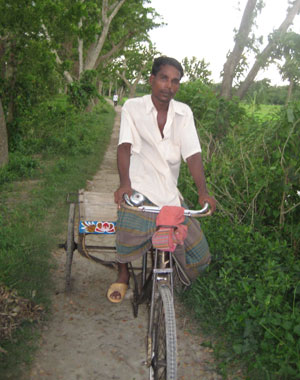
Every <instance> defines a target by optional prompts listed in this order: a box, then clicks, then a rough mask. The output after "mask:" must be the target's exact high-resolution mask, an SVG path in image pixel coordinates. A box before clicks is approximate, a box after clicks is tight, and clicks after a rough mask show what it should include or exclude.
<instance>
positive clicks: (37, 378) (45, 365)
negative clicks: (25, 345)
mask: <svg viewBox="0 0 300 380" xmlns="http://www.w3.org/2000/svg"><path fill="white" fill-rule="evenodd" d="M119 122H120V107H117V116H116V119H115V127H114V132H113V134H112V138H111V143H110V146H109V148H108V150H107V152H106V155H105V159H104V161H103V163H102V166H101V167H100V170H99V171H98V173H97V174H96V175H95V177H94V178H93V180H92V181H91V182H88V184H87V186H86V189H87V190H90V191H108V192H110V191H111V192H113V191H114V190H115V189H116V187H117V185H118V175H117V168H116V146H117V138H118V129H119ZM53 254H54V258H55V260H56V262H57V269H56V271H55V272H54V274H53V276H54V280H55V283H56V292H55V294H54V295H53V316H52V318H51V320H50V321H49V322H48V323H47V325H45V326H44V328H43V332H42V337H41V340H40V349H39V350H38V352H37V354H36V358H35V360H34V363H33V365H32V368H31V371H30V373H29V374H27V376H26V380H41V379H45V380H60V379H61V380H113V379H114V380H146V379H148V370H147V368H146V367H145V365H144V360H145V333H146V321H147V313H146V312H147V310H146V307H145V306H144V305H142V306H141V307H140V309H139V315H138V317H137V318H134V317H133V313H132V307H131V302H130V299H129V298H130V292H129V294H128V297H127V299H125V300H124V301H123V303H121V304H120V305H114V304H112V303H110V302H109V301H108V300H107V299H106V296H105V295H106V290H107V288H108V286H109V284H110V283H111V282H112V281H114V280H115V278H116V273H115V272H114V271H112V270H110V269H107V268H105V267H103V266H101V265H98V264H96V263H94V262H91V261H89V260H87V259H84V258H82V257H81V256H80V255H79V254H78V253H77V252H75V253H74V259H73V265H72V279H73V280H72V291H71V293H70V294H65V293H64V266H65V252H64V250H62V249H59V250H57V251H56V252H54V253H53ZM177 309H178V310H177V330H178V360H179V376H178V379H179V380H198V379H200V378H201V379H207V380H217V379H218V380H219V379H221V377H220V376H219V375H217V374H216V372H215V370H214V364H213V359H212V355H211V352H210V350H209V349H208V348H204V347H202V346H201V342H202V341H203V338H202V337H201V336H199V335H197V334H196V333H195V328H194V326H193V323H192V322H191V321H190V320H189V319H188V318H187V317H186V315H185V313H184V311H183V308H182V307H180V306H177Z"/></svg>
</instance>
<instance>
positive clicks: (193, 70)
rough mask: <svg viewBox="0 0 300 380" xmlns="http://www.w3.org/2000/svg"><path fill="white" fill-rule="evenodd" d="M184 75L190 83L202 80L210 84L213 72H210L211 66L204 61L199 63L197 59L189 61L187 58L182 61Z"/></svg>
mask: <svg viewBox="0 0 300 380" xmlns="http://www.w3.org/2000/svg"><path fill="white" fill-rule="evenodd" d="M182 66H183V69H184V75H185V76H186V77H187V78H188V80H189V81H195V80H201V81H202V82H203V83H205V84H209V83H210V82H211V81H210V79H209V77H210V75H211V71H209V70H208V66H209V64H208V63H206V62H205V60H204V59H202V60H201V61H199V60H198V59H197V58H196V57H192V58H191V59H188V58H187V57H185V58H184V59H183V60H182Z"/></svg>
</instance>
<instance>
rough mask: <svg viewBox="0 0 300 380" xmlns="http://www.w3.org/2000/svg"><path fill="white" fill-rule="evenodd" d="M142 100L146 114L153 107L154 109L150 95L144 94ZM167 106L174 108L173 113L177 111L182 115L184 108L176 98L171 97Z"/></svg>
mask: <svg viewBox="0 0 300 380" xmlns="http://www.w3.org/2000/svg"><path fill="white" fill-rule="evenodd" d="M144 100H145V104H146V113H147V114H148V113H150V112H151V111H152V110H153V109H155V110H156V108H155V106H154V104H153V102H152V99H151V95H145V96H144ZM169 107H171V109H173V110H174V113H177V114H179V115H184V110H183V108H182V105H181V103H180V102H177V101H176V100H174V99H172V100H171V101H170V105H169Z"/></svg>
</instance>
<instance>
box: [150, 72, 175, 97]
mask: <svg viewBox="0 0 300 380" xmlns="http://www.w3.org/2000/svg"><path fill="white" fill-rule="evenodd" d="M179 84H180V72H179V71H178V70H177V69H176V68H175V67H174V66H170V65H164V66H161V68H160V70H159V72H158V73H157V74H156V75H153V74H151V76H150V85H151V87H152V97H153V98H154V99H155V100H157V101H159V102H161V103H169V102H170V100H171V99H173V98H174V96H175V95H176V92H177V91H178V89H179Z"/></svg>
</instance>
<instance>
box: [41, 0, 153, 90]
mask: <svg viewBox="0 0 300 380" xmlns="http://www.w3.org/2000/svg"><path fill="white" fill-rule="evenodd" d="M147 3H149V0H115V1H112V0H102V1H100V0H91V1H89V2H86V1H84V0H77V1H75V2H74V0H61V1H60V6H61V9H62V11H61V14H59V15H57V19H56V20H55V23H53V19H52V20H48V22H47V21H45V23H44V33H45V36H46V38H47V39H48V41H49V43H51V45H52V49H53V52H54V54H55V57H56V62H57V63H58V65H60V66H61V67H62V68H66V67H67V64H68V61H69V62H70V61H71V62H73V65H72V67H70V68H67V69H64V70H63V74H64V77H65V79H66V81H67V82H68V83H71V82H72V81H73V80H78V79H80V76H81V75H82V73H83V72H84V71H86V70H97V68H98V67H99V66H100V64H103V62H105V61H107V60H110V59H111V58H113V57H115V56H116V55H120V54H121V52H122V51H123V49H124V48H125V47H126V46H128V45H129V44H130V43H131V41H132V40H133V39H135V40H138V39H139V40H146V39H147V38H148V31H149V30H151V29H152V28H154V27H156V26H158V25H159V24H156V22H155V19H156V16H157V13H156V12H155V11H154V9H153V8H150V7H149V8H147V7H146V6H145V4H147ZM70 9H71V10H72V18H70V16H69V12H70ZM62 15H65V17H63V18H62ZM68 20H69V21H68ZM63 21H64V22H63ZM66 22H69V25H67V26H66V25H65V24H66ZM64 31H67V32H68V33H70V35H68V42H69V44H68V45H66V44H64V43H65V42H66V41H65V40H64ZM54 41H55V42H54ZM56 41H59V42H60V45H59V46H56V45H57V44H56ZM75 52H77V57H76V54H75Z"/></svg>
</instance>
